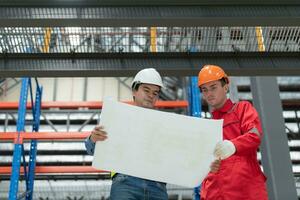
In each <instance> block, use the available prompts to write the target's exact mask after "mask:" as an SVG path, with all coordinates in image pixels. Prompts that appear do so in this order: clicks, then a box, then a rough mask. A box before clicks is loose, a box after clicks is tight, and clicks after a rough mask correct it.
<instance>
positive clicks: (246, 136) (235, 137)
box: [201, 99, 268, 200]
mask: <svg viewBox="0 0 300 200" xmlns="http://www.w3.org/2000/svg"><path fill="white" fill-rule="evenodd" d="M212 115H213V119H224V122H223V139H224V140H230V141H231V142H233V144H234V146H235V148H236V152H235V154H233V155H232V156H230V157H229V158H227V159H225V160H222V161H221V166H220V169H219V171H218V172H217V173H209V174H208V175H207V177H206V178H205V179H204V181H203V182H202V186H201V200H266V199H268V195H267V190H266V184H265V182H266V177H265V175H264V174H263V172H262V171H261V169H260V166H259V163H258V160H257V155H256V151H257V149H258V147H259V144H260V141H261V137H262V128H261V124H260V120H259V117H258V114H257V112H256V110H255V109H254V107H253V106H252V105H251V104H250V103H249V102H246V101H241V102H239V103H236V104H233V103H232V101H231V100H230V99H228V100H227V101H226V103H225V104H224V106H223V107H222V108H221V109H218V110H215V111H213V112H212Z"/></svg>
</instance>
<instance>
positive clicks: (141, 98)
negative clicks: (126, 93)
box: [133, 83, 160, 108]
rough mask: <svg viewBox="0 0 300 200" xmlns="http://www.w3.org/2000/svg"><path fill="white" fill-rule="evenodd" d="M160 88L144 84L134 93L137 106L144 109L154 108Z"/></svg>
mask: <svg viewBox="0 0 300 200" xmlns="http://www.w3.org/2000/svg"><path fill="white" fill-rule="evenodd" d="M159 91H160V88H159V86H157V85H152V84H146V83H143V84H141V85H140V86H139V88H138V90H136V91H133V96H134V102H135V105H137V106H140V107H144V108H154V104H155V102H156V101H157V99H158V95H159Z"/></svg>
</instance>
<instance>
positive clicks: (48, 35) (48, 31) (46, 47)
mask: <svg viewBox="0 0 300 200" xmlns="http://www.w3.org/2000/svg"><path fill="white" fill-rule="evenodd" d="M50 39H51V28H49V27H48V28H46V32H45V36H44V46H43V52H44V53H49V49H50Z"/></svg>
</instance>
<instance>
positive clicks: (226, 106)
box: [212, 99, 234, 114]
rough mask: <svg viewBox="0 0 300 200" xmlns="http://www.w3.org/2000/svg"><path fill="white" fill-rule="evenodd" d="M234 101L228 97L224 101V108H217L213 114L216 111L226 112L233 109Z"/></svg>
mask: <svg viewBox="0 0 300 200" xmlns="http://www.w3.org/2000/svg"><path fill="white" fill-rule="evenodd" d="M233 105H234V104H233V102H232V101H231V100H230V99H227V100H226V102H225V103H224V105H223V107H222V108H219V109H216V110H214V111H213V112H212V114H215V113H226V112H228V111H229V110H231V108H232V106H233Z"/></svg>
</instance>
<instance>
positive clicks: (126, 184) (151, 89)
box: [85, 68, 168, 200]
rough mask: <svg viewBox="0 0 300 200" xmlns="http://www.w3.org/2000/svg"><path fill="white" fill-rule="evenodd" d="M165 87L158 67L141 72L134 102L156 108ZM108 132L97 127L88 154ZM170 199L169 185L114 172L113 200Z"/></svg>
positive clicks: (105, 137) (90, 137) (87, 145)
mask: <svg viewBox="0 0 300 200" xmlns="http://www.w3.org/2000/svg"><path fill="white" fill-rule="evenodd" d="M162 87H163V83H162V78H161V76H160V74H159V73H158V72H157V71H156V70H155V69H154V68H146V69H143V70H141V71H139V72H138V73H137V74H136V75H135V77H134V79H133V81H132V84H131V88H132V96H133V101H134V105H136V106H140V107H144V108H150V109H153V108H154V105H155V102H156V101H157V100H158V97H159V92H160V90H161V88H162ZM107 137H108V136H107V133H106V132H105V130H104V128H103V127H101V126H96V127H95V128H94V130H93V131H92V133H91V135H90V136H89V137H88V138H87V140H86V143H85V144H86V149H87V152H88V154H90V155H93V154H94V148H95V143H96V142H97V141H103V140H106V139H107ZM128 199H130V200H144V199H147V200H167V199H168V194H167V190H166V184H165V183H161V182H156V181H151V180H147V179H142V178H138V177H133V176H129V175H125V174H121V173H113V175H112V186H111V190H110V200H128Z"/></svg>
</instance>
